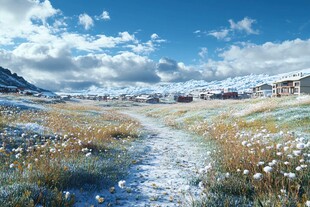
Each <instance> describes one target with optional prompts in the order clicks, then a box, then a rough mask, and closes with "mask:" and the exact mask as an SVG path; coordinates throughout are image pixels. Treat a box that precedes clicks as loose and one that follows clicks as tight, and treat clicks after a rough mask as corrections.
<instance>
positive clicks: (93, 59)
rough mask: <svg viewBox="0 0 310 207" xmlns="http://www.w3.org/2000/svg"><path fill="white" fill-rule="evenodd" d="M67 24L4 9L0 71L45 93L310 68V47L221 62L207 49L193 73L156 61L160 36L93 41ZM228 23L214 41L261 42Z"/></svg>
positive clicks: (42, 7)
mask: <svg viewBox="0 0 310 207" xmlns="http://www.w3.org/2000/svg"><path fill="white" fill-rule="evenodd" d="M101 18H102V19H103V20H110V16H109V13H108V12H105V11H103V13H102V14H101ZM4 20H5V21H4ZM66 20H67V17H65V16H63V14H62V13H61V11H60V10H58V9H55V8H53V6H52V5H51V3H50V2H49V1H48V0H45V1H39V0H31V1H30V0H29V1H27V0H16V1H11V0H3V1H1V2H0V28H1V30H0V63H1V66H3V67H6V68H10V69H11V70H12V71H13V72H17V73H18V74H19V75H22V76H24V77H25V78H26V79H27V80H29V81H31V82H32V83H34V84H36V85H38V86H39V87H42V88H46V89H50V90H54V91H66V90H67V91H68V90H81V89H87V88H89V87H91V86H97V87H101V86H128V85H130V86H134V85H139V84H153V83H158V82H180V81H187V80H191V79H195V80H201V79H204V80H214V79H223V78H227V77H234V76H239V75H247V74H250V73H268V74H271V73H273V74H276V73H282V72H289V71H294V70H298V69H303V68H310V52H309V51H310V39H305V40H302V39H294V40H287V41H283V42H277V43H274V42H266V43H264V44H260V45H258V44H252V43H235V44H234V43H232V45H231V46H230V47H228V48H224V49H221V50H220V52H219V53H218V57H217V59H216V60H214V59H210V58H208V53H209V50H208V48H207V47H201V48H200V51H199V53H198V54H197V57H198V58H200V62H199V63H198V64H195V65H188V64H185V63H183V62H181V61H178V60H174V59H172V58H169V57H162V58H159V60H153V59H151V58H150V57H151V54H152V53H153V52H154V51H156V50H158V49H159V48H160V47H161V45H162V44H165V43H166V42H167V40H165V39H163V38H161V37H160V35H158V34H157V33H153V34H149V39H148V40H145V41H142V40H140V39H138V38H137V37H136V34H132V33H130V32H128V31H122V32H119V33H117V34H114V35H112V36H111V35H105V34H103V33H101V34H94V35H91V34H84V33H78V32H75V31H72V29H71V28H69V26H68V23H67V21H66ZM75 20H76V22H77V24H80V25H81V26H83V28H84V29H85V30H90V29H91V28H92V27H95V24H94V21H93V18H92V17H91V16H89V15H87V14H81V15H80V16H78V17H77V18H76V19H75ZM229 23H230V26H229V28H224V29H221V30H219V31H212V32H210V33H209V35H212V36H214V37H216V38H217V39H223V40H224V39H225V38H226V40H227V41H228V40H230V38H231V35H232V34H233V33H234V32H241V33H244V34H246V35H250V34H255V35H256V34H259V31H257V30H255V29H254V28H253V24H254V23H255V20H253V19H250V18H244V19H243V20H241V21H238V22H235V21H233V20H229ZM195 33H196V34H198V33H201V31H196V32H195ZM111 51H114V52H111ZM115 51H116V52H115Z"/></svg>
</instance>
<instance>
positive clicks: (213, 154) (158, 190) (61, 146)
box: [0, 96, 310, 207]
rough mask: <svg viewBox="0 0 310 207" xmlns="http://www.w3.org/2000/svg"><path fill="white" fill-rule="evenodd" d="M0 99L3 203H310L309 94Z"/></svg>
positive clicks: (23, 204)
mask: <svg viewBox="0 0 310 207" xmlns="http://www.w3.org/2000/svg"><path fill="white" fill-rule="evenodd" d="M1 98H2V101H1V106H0V111H1V116H0V119H1V124H0V144H1V146H0V162H1V165H0V184H1V185H0V205H1V206H76V207H80V206H148V205H149V206H197V207H198V206H199V207H200V206H304V205H307V202H308V203H309V200H310V194H309V192H310V189H309V186H310V185H309V180H310V177H309V175H310V170H309V161H310V146H309V145H310V144H309V143H310V142H309V140H310V128H309V126H310V119H309V114H310V107H309V106H310V96H295V97H282V98H265V99H251V100H250V99H248V100H212V101H197V102H192V103H187V104H162V105H160V104H158V105H145V104H141V105H139V104H135V105H120V104H119V103H118V102H115V103H114V102H109V105H106V104H103V103H102V102H94V101H88V100H84V101H82V100H81V101H79V100H73V101H69V102H66V103H54V102H51V101H44V99H42V100H40V101H39V100H37V99H33V98H20V97H13V96H12V97H8V96H5V97H4V96H3V97H1ZM146 116H149V117H146Z"/></svg>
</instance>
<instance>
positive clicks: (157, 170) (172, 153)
mask: <svg viewBox="0 0 310 207" xmlns="http://www.w3.org/2000/svg"><path fill="white" fill-rule="evenodd" d="M122 113H124V114H125V115H128V116H130V117H132V118H135V119H137V120H138V121H139V122H140V123H141V124H142V127H143V134H146V136H145V137H144V138H142V139H139V140H137V141H135V142H134V143H132V147H131V148H130V149H129V150H132V151H133V152H139V153H136V155H135V157H133V158H132V159H133V160H136V161H137V163H136V164H133V165H132V167H131V168H130V169H129V171H128V176H127V177H125V178H123V179H124V180H125V181H126V187H125V188H124V189H121V188H119V187H118V186H116V192H115V193H114V194H111V193H109V191H107V190H102V191H100V192H89V193H86V192H84V193H81V192H79V191H76V192H75V194H76V195H77V198H79V199H78V202H77V203H76V205H75V206H76V207H84V206H90V205H91V206H98V207H99V206H109V205H108V203H111V204H112V206H124V207H134V206H137V207H142V206H143V207H147V206H161V207H170V206H190V204H189V203H188V202H189V201H190V200H191V199H193V198H195V197H199V195H200V193H201V190H200V189H199V187H198V183H197V177H198V171H199V169H201V168H204V167H205V166H207V165H208V164H209V162H210V158H209V157H208V155H207V151H208V150H207V149H208V148H207V147H208V146H207V145H206V144H205V143H204V142H203V139H202V138H199V137H195V136H194V135H192V134H189V133H186V132H184V131H181V130H175V129H172V128H170V127H167V126H165V125H164V124H163V123H160V120H156V119H154V118H149V117H146V116H144V115H141V114H138V113H137V112H135V111H134V110H130V111H129V110H128V111H125V112H122ZM98 194H99V195H103V196H104V198H105V202H104V203H103V204H100V205H98V202H97V203H96V202H95V203H94V201H95V199H94V198H95V197H96V195H98Z"/></svg>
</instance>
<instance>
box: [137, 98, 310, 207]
mask: <svg viewBox="0 0 310 207" xmlns="http://www.w3.org/2000/svg"><path fill="white" fill-rule="evenodd" d="M141 112H143V113H145V114H147V115H148V116H151V117H155V118H158V119H162V120H163V121H164V122H165V123H166V124H167V125H169V126H171V127H174V128H179V129H183V130H187V131H190V132H191V133H194V134H198V135H201V136H203V137H205V139H206V141H207V142H209V143H210V145H212V146H215V150H210V149H206V150H210V151H209V152H208V153H209V154H210V155H211V157H212V160H211V161H210V163H209V164H208V165H207V166H206V167H205V168H203V169H197V173H198V174H199V180H197V181H196V184H197V185H199V187H200V188H201V189H202V190H203V194H202V196H201V200H197V201H192V205H193V206H305V203H306V202H307V201H308V202H309V200H310V168H309V162H310V96H301V97H282V98H268V99H252V100H225V101H223V100H214V101H201V102H196V103H195V102H194V103H190V104H177V105H166V106H162V105H161V106H156V107H154V106H150V107H146V108H144V109H143V110H141Z"/></svg>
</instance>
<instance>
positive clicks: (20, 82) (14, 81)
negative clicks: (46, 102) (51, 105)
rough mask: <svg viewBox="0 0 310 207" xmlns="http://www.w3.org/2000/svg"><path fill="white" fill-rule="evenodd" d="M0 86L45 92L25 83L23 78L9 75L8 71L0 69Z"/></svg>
mask: <svg viewBox="0 0 310 207" xmlns="http://www.w3.org/2000/svg"><path fill="white" fill-rule="evenodd" d="M0 85H3V86H16V87H18V88H23V89H25V90H33V91H38V92H43V91H47V90H44V89H42V88H38V87H36V86H35V85H33V84H31V83H29V82H28V81H26V80H25V79H24V78H23V77H21V76H18V75H17V74H16V73H11V71H10V70H9V69H5V68H2V67H0Z"/></svg>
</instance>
